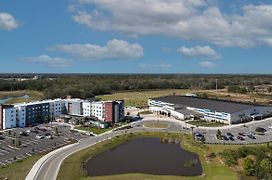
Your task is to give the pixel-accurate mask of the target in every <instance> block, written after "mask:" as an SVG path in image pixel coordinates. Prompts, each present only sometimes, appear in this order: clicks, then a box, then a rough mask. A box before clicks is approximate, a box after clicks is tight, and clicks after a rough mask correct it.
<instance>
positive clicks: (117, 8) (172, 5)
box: [0, 0, 272, 74]
mask: <svg viewBox="0 0 272 180" xmlns="http://www.w3.org/2000/svg"><path fill="white" fill-rule="evenodd" d="M271 57H272V1H270V0H61V1H56V0H46V1H44V0H24V1H22V0H0V62H1V65H0V73H251V74H252V73H253V74H256V73H260V74H270V73H271V67H272V59H271Z"/></svg>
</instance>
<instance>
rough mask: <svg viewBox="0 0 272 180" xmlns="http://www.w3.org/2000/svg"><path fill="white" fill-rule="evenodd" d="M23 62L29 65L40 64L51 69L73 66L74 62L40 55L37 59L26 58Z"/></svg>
mask: <svg viewBox="0 0 272 180" xmlns="http://www.w3.org/2000/svg"><path fill="white" fill-rule="evenodd" d="M22 60H23V61H25V62H29V63H39V64H44V65H47V66H49V67H62V68H63V67H69V66H71V65H72V63H73V61H72V60H69V59H64V58H59V57H50V56H48V55H40V56H37V57H25V58H22Z"/></svg>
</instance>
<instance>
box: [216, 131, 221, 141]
mask: <svg viewBox="0 0 272 180" xmlns="http://www.w3.org/2000/svg"><path fill="white" fill-rule="evenodd" d="M221 137H222V132H221V131H220V130H219V129H218V130H217V132H216V138H217V139H221Z"/></svg>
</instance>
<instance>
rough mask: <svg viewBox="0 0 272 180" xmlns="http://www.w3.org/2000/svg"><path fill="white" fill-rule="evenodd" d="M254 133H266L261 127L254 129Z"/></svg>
mask: <svg viewBox="0 0 272 180" xmlns="http://www.w3.org/2000/svg"><path fill="white" fill-rule="evenodd" d="M255 131H256V132H262V133H265V132H266V129H265V128H262V127H257V128H256V129H255Z"/></svg>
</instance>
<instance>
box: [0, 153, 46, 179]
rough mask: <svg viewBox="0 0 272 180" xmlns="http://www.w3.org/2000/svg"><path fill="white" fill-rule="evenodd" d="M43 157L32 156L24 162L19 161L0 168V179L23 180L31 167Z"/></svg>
mask: <svg viewBox="0 0 272 180" xmlns="http://www.w3.org/2000/svg"><path fill="white" fill-rule="evenodd" d="M42 156H43V155H32V156H30V157H28V158H26V159H24V160H19V161H17V162H15V163H12V164H9V165H7V166H5V167H2V168H0V179H4V178H8V180H18V179H24V178H25V177H26V176H27V173H28V172H29V171H30V169H31V168H32V166H33V165H34V164H35V163H36V161H37V160H38V159H40V158H41V157H42Z"/></svg>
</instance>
